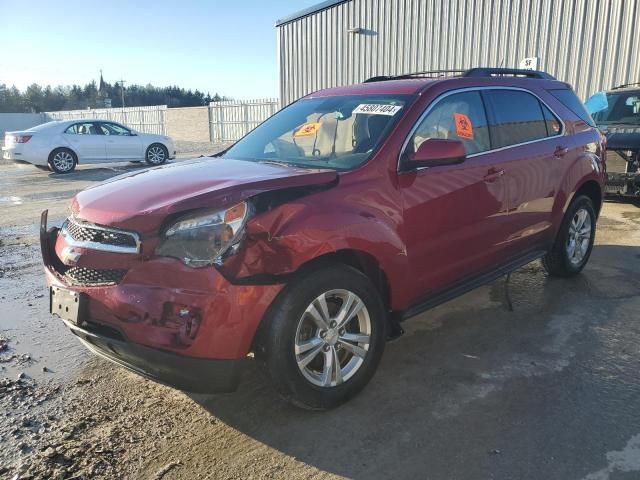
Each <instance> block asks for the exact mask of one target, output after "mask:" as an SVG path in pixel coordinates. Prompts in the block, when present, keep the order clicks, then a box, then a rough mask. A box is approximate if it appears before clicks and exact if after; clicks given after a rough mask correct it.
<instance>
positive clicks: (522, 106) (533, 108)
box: [482, 88, 572, 256]
mask: <svg viewBox="0 0 640 480" xmlns="http://www.w3.org/2000/svg"><path fill="white" fill-rule="evenodd" d="M482 94H483V97H484V99H485V104H486V105H487V114H488V116H489V132H490V134H491V143H492V148H493V149H495V150H496V152H494V154H493V155H494V158H495V161H496V162H498V163H499V164H500V168H501V170H503V171H504V181H505V188H506V201H507V204H508V205H509V217H508V227H507V231H508V235H507V236H506V238H505V240H504V241H505V244H504V250H505V253H506V254H507V255H509V256H511V255H518V254H521V253H525V252H526V251H527V250H535V249H538V248H541V247H544V246H545V245H546V243H548V241H549V240H550V238H549V236H550V234H551V231H552V229H551V228H550V227H551V225H552V210H553V203H554V199H555V196H556V193H557V186H558V185H559V176H560V175H561V174H562V172H563V171H565V168H564V167H563V166H562V165H563V163H564V162H563V159H564V160H566V158H565V157H567V156H568V155H571V154H572V148H571V144H570V142H569V139H568V137H565V136H564V135H563V134H564V126H563V124H562V123H561V122H560V120H559V119H558V117H557V116H556V115H555V114H554V113H553V112H552V111H551V109H550V108H549V107H548V106H547V105H546V104H545V103H544V102H543V101H542V100H541V99H540V98H538V97H537V96H536V95H534V94H533V93H532V92H529V91H527V90H523V89H516V88H491V89H485V90H483V92H482Z"/></svg>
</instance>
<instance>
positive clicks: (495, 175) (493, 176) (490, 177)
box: [484, 167, 504, 183]
mask: <svg viewBox="0 0 640 480" xmlns="http://www.w3.org/2000/svg"><path fill="white" fill-rule="evenodd" d="M503 175H504V170H503V169H502V168H500V169H498V168H494V167H491V168H490V169H489V171H487V174H486V175H485V176H484V181H485V182H487V183H493V182H495V181H496V180H498V179H499V178H500V177H502V176H503Z"/></svg>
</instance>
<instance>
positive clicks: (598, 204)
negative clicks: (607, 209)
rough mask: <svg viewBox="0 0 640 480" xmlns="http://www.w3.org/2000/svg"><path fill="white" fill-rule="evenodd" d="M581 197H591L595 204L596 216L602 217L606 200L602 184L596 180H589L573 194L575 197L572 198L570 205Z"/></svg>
mask: <svg viewBox="0 0 640 480" xmlns="http://www.w3.org/2000/svg"><path fill="white" fill-rule="evenodd" d="M580 195H586V196H587V197H589V198H590V199H591V202H592V203H593V208H594V209H595V211H596V216H598V215H600V209H601V208H602V202H603V200H604V199H603V195H602V189H601V188H600V184H599V183H598V182H596V181H595V180H587V181H586V182H584V183H583V184H582V185H580V187H579V188H578V189H577V190H576V193H574V194H573V197H571V201H570V202H569V205H570V204H571V202H573V200H574V199H576V198H578V197H579V196H580Z"/></svg>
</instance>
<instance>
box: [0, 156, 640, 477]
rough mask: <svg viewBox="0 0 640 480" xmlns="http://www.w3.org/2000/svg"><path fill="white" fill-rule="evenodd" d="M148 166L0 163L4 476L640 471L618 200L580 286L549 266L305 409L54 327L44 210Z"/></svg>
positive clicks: (638, 335) (55, 209)
mask: <svg viewBox="0 0 640 480" xmlns="http://www.w3.org/2000/svg"><path fill="white" fill-rule="evenodd" d="M205 147H206V146H205ZM206 149H208V147H207V148H206ZM202 153H204V152H202ZM138 168H141V167H138V166H131V165H127V164H118V165H115V166H113V165H111V166H108V167H107V166H102V167H101V168H90V169H89V168H86V167H83V168H80V169H79V170H78V171H77V172H75V173H73V174H70V175H68V176H52V175H48V174H46V173H45V172H42V171H39V170H37V169H35V168H33V167H31V166H28V165H13V164H11V165H0V209H1V210H0V211H1V212H2V213H1V214H0V256H1V262H0V305H1V307H2V309H1V311H2V315H1V316H0V378H2V377H4V379H2V380H0V478H11V479H13V478H54V479H56V478H75V479H79V478H108V479H113V478H131V479H160V478H164V479H194V478H203V479H204V478H211V479H214V478H216V479H217V478H225V479H226V478H237V479H245V478H254V479H264V478H291V479H298V478H299V479H307V478H334V477H349V478H357V479H372V478H374V479H375V478H394V479H398V478H408V479H415V478H423V479H434V480H439V479H443V480H455V479H464V480H466V479H469V480H471V479H473V480H477V479H509V480H512V479H513V480H515V479H545V480H550V479H558V480H568V479H583V480H630V479H638V478H640V408H639V400H640V377H639V374H638V368H639V367H640V347H639V345H640V322H639V320H640V314H639V313H638V312H639V311H640V230H639V227H640V208H639V207H637V206H634V205H631V204H624V203H611V202H609V203H607V204H606V205H605V207H604V211H603V214H602V217H601V219H600V222H599V224H598V234H597V246H596V247H595V248H594V251H593V256H592V259H591V261H590V263H589V265H588V266H587V268H586V270H585V272H584V273H583V274H582V275H580V276H579V277H578V278H575V279H571V280H557V279H550V278H547V277H546V276H545V275H544V273H543V271H542V268H541V266H540V265H539V264H538V263H534V264H531V265H529V266H527V267H525V268H523V269H521V270H519V271H518V272H516V273H515V274H514V275H513V276H512V278H511V284H510V289H511V295H512V299H513V304H514V309H515V310H514V312H509V311H508V310H507V308H506V307H505V301H504V281H503V280H500V281H497V282H496V283H494V284H492V285H490V286H488V287H484V288H480V289H478V290H476V291H474V292H471V293H470V294H468V295H466V296H464V297H462V298H460V299H457V300H455V301H452V302H450V303H448V304H446V305H443V306H441V307H438V308H437V309H435V310H432V311H431V312H428V313H427V314H425V315H422V316H420V317H417V318H415V319H412V320H410V321H408V322H407V323H405V327H406V330H407V333H406V335H405V336H404V337H402V338H401V339H399V340H397V341H396V342H393V343H391V344H389V345H388V347H387V351H386V353H385V356H384V358H383V361H382V364H381V368H380V370H379V372H378V374H377V375H376V376H375V377H374V379H373V381H372V382H371V384H370V385H369V386H368V387H367V388H366V389H365V391H364V392H363V393H362V394H361V395H360V396H358V397H357V398H356V399H355V400H353V401H352V402H350V403H349V404H347V405H345V406H343V407H341V408H338V409H336V410H334V411H331V412H327V413H306V412H301V411H299V410H296V409H295V408H293V407H289V406H288V405H286V404H284V403H283V402H282V401H280V399H279V398H278V397H277V396H276V395H275V393H274V392H273V391H272V389H271V388H270V387H269V385H268V384H267V383H266V382H265V381H264V380H263V379H262V377H261V376H260V375H259V374H258V373H257V372H256V371H254V370H250V371H249V372H247V374H246V376H245V377H244V380H243V382H242V384H241V387H240V390H239V391H238V392H237V393H235V394H231V395H224V396H197V395H186V394H184V393H181V392H178V391H175V390H172V389H170V388H166V387H163V386H159V385H156V384H154V383H152V382H149V381H147V380H144V379H142V378H139V377H137V376H135V375H133V374H130V373H128V372H126V371H124V370H122V369H120V368H117V367H115V366H113V365H111V364H110V363H108V362H106V361H104V360H101V359H98V358H95V357H93V356H91V355H90V354H89V353H87V352H86V351H85V350H84V348H82V347H81V346H80V345H79V344H78V342H77V341H76V340H75V339H74V338H73V336H72V335H71V334H70V333H69V332H67V331H66V330H65V328H64V327H63V325H62V322H61V321H60V320H58V319H56V318H53V317H50V316H49V314H48V313H47V309H48V296H47V292H46V290H45V288H44V284H43V278H42V274H41V265H40V258H39V251H38V245H37V222H38V217H39V214H40V212H41V211H42V210H43V209H45V208H48V209H49V210H50V219H51V220H52V221H53V222H54V223H55V222H57V223H60V222H62V220H63V219H64V217H65V216H66V214H67V205H68V202H69V198H70V197H71V196H72V195H73V194H74V193H75V192H77V191H78V190H80V189H82V188H84V187H87V186H89V185H92V184H94V183H95V182H97V181H100V180H104V179H107V178H109V177H111V176H113V175H116V174H119V173H122V172H124V171H130V170H132V169H138Z"/></svg>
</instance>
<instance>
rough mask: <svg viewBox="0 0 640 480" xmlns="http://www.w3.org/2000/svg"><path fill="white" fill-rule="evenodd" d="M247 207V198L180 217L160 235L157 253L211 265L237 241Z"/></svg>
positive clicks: (189, 262)
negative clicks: (229, 205) (227, 206)
mask: <svg viewBox="0 0 640 480" xmlns="http://www.w3.org/2000/svg"><path fill="white" fill-rule="evenodd" d="M249 210H250V205H249V204H248V203H247V202H240V203H237V204H235V205H233V206H231V207H229V208H223V209H216V210H199V211H196V212H193V213H190V214H188V215H185V216H183V217H180V218H178V219H177V221H176V222H175V223H174V224H173V225H171V226H169V228H167V229H166V230H165V231H164V233H163V234H162V235H161V240H160V245H159V246H158V248H157V249H156V254H157V255H160V256H163V257H174V258H177V259H179V260H181V261H182V263H184V264H185V265H187V266H189V267H206V266H209V265H213V264H214V263H217V262H219V261H220V259H221V257H222V256H223V255H224V254H225V253H226V252H228V251H229V249H230V248H232V247H235V246H237V245H238V243H239V242H240V240H241V238H242V233H243V231H244V226H245V223H246V221H247V218H248V217H249Z"/></svg>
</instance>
